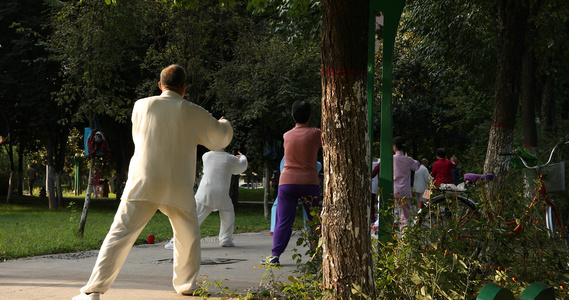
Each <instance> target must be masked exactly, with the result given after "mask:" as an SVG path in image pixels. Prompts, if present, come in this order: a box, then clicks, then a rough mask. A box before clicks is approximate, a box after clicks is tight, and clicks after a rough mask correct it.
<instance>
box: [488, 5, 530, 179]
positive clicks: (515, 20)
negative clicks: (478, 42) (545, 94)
mask: <svg viewBox="0 0 569 300" xmlns="http://www.w3.org/2000/svg"><path fill="white" fill-rule="evenodd" d="M522 2H523V1H510V0H500V1H499V2H498V30H497V31H498V55H497V58H498V61H497V72H496V85H495V92H494V111H493V115H492V126H491V128H490V138H489V140H488V149H487V150H486V161H485V163H484V172H487V173H494V174H496V175H497V178H498V179H500V178H504V177H505V174H506V170H505V168H504V167H503V166H502V161H503V159H504V158H503V157H501V156H499V155H498V154H499V153H500V152H502V151H510V150H511V147H512V141H513V138H514V126H515V123H516V114H517V110H518V103H519V100H520V99H519V96H520V73H521V65H522V51H523V46H524V37H525V28H526V23H527V16H528V11H527V6H526V5H525V4H524V3H522ZM499 182H500V180H498V181H495V183H494V186H495V187H496V188H499V187H500V184H499Z"/></svg>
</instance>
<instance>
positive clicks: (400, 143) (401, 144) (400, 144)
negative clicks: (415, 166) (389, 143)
mask: <svg viewBox="0 0 569 300" xmlns="http://www.w3.org/2000/svg"><path fill="white" fill-rule="evenodd" d="M393 145H395V147H397V149H399V150H401V151H403V150H405V146H406V145H405V138H404V137H402V136H398V137H395V138H394V139H393Z"/></svg>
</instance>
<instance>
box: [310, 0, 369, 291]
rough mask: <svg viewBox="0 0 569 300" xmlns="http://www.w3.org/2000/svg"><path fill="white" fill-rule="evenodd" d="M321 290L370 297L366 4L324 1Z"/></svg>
mask: <svg viewBox="0 0 569 300" xmlns="http://www.w3.org/2000/svg"><path fill="white" fill-rule="evenodd" d="M322 11H323V17H322V54H321V55H322V132H323V137H322V140H323V152H324V203H323V210H322V246H323V262H322V269H323V285H324V288H325V289H330V290H331V291H332V294H331V295H330V296H329V297H330V298H331V299H337V298H338V299H357V298H358V297H361V298H363V296H355V295H353V293H352V288H354V286H357V287H359V289H360V290H361V292H362V293H363V294H365V295H367V296H368V297H370V298H371V299H375V289H374V281H373V271H372V270H373V268H372V261H371V235H370V228H369V223H368V214H367V209H368V207H369V205H370V203H369V202H370V197H369V195H370V190H371V174H370V170H369V153H370V152H369V147H368V146H369V140H368V126H367V125H368V119H367V98H366V66H367V32H368V24H367V22H368V18H369V1H363V0H350V1H343V0H324V1H322Z"/></svg>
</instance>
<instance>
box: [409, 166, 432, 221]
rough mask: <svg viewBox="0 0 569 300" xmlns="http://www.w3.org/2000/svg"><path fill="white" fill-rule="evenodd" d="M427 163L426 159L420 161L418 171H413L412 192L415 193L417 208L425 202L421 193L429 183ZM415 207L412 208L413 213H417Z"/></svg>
mask: <svg viewBox="0 0 569 300" xmlns="http://www.w3.org/2000/svg"><path fill="white" fill-rule="evenodd" d="M428 165H429V161H428V160H427V159H426V158H423V159H421V166H420V167H419V170H417V171H415V177H414V178H413V191H414V192H415V198H416V199H417V206H419V207H420V206H421V203H422V202H424V201H427V199H425V198H423V193H424V192H425V190H426V189H427V188H429V184H430V182H431V176H430V175H429V170H428V169H427V166H428ZM417 206H414V207H413V210H414V212H417Z"/></svg>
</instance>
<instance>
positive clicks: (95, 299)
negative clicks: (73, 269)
mask: <svg viewBox="0 0 569 300" xmlns="http://www.w3.org/2000/svg"><path fill="white" fill-rule="evenodd" d="M99 295H100V294H99V293H89V294H85V293H81V294H79V295H77V296H75V297H73V300H99V299H100V298H99Z"/></svg>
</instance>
